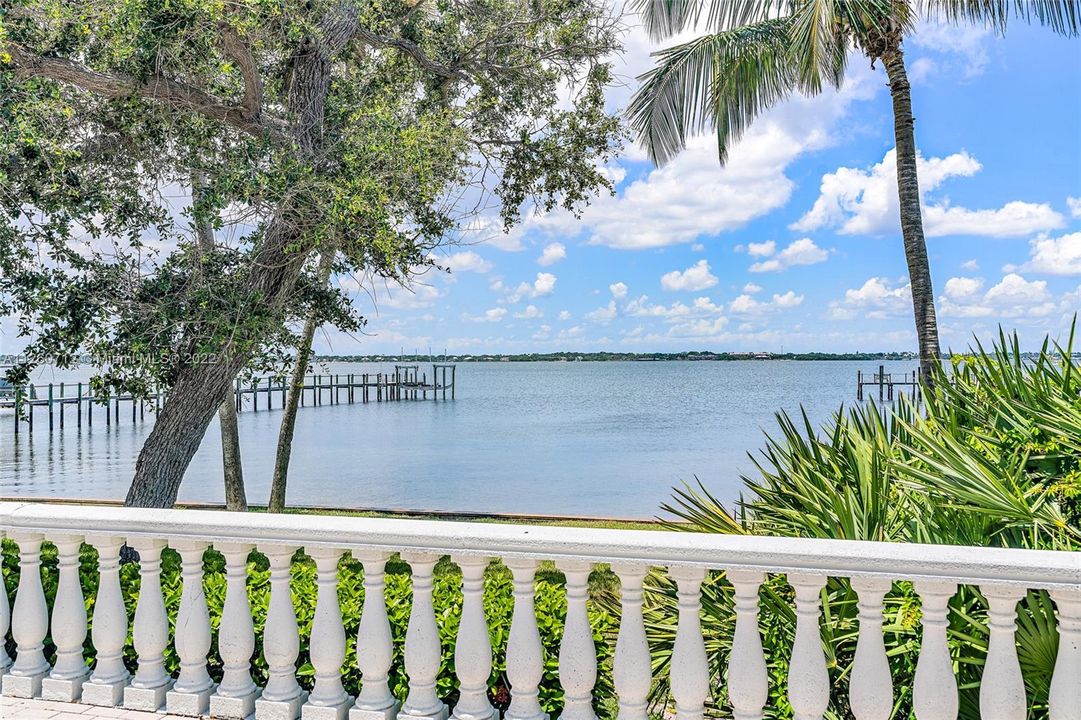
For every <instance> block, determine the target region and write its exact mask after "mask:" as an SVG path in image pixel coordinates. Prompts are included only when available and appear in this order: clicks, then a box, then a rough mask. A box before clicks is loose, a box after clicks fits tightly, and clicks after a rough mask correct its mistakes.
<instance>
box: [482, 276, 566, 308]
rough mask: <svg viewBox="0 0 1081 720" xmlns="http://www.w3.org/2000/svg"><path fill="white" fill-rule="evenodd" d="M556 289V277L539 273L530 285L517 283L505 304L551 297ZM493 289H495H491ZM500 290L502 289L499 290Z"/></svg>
mask: <svg viewBox="0 0 1081 720" xmlns="http://www.w3.org/2000/svg"><path fill="white" fill-rule="evenodd" d="M500 285H502V283H500ZM555 287H556V276H555V275H553V274H552V273H546V272H539V273H537V278H536V280H534V281H533V282H532V283H528V282H523V283H519V284H518V287H516V288H515V289H514V291H513V292H512V293H510V294H509V295H507V302H509V303H516V302H520V301H521V300H523V299H526V298H539V297H544V296H545V295H551V294H552V291H553V290H555ZM493 289H495V288H493ZM499 289H502V288H499Z"/></svg>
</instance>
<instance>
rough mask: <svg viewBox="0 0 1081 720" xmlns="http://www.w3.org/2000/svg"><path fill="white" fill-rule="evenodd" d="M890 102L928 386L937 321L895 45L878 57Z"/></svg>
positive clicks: (904, 77) (907, 97)
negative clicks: (887, 82)
mask: <svg viewBox="0 0 1081 720" xmlns="http://www.w3.org/2000/svg"><path fill="white" fill-rule="evenodd" d="M882 62H883V64H884V65H885V66H886V76H887V77H888V78H889V81H890V95H891V96H892V98H893V132H894V138H895V141H896V144H897V196H898V199H899V200H900V206H901V236H902V238H903V240H904V246H905V259H906V260H907V261H908V277H909V282H910V283H911V285H912V310H913V312H914V313H915V317H916V337H917V339H918V341H919V348H920V375H921V376H922V377H923V380H924V382H926V383H928V384H930V383H931V382H933V379H934V372H935V370H936V369H937V368H938V363H939V356H940V350H939V343H938V320H937V319H936V318H935V293H934V287H933V286H932V284H931V268H930V266H929V264H928V262H927V242H926V241H925V240H924V237H923V216H922V214H921V212H920V185H919V178H918V177H917V173H916V137H915V133H914V132H913V124H914V119H913V117H912V88H911V86H910V85H909V82H908V72H907V71H906V70H905V58H904V53H903V52H902V51H901V48H900V46H899V44H898V46H897V47H894V48H892V49H891V50H890V51H889V52H886V53H884V54H883V56H882Z"/></svg>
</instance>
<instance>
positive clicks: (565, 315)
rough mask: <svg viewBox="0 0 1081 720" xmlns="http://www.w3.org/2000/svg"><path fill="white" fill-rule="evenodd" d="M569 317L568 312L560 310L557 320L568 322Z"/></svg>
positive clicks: (569, 312) (569, 313)
mask: <svg viewBox="0 0 1081 720" xmlns="http://www.w3.org/2000/svg"><path fill="white" fill-rule="evenodd" d="M571 317H572V316H571V311H570V310H560V311H559V319H560V320H570V319H571Z"/></svg>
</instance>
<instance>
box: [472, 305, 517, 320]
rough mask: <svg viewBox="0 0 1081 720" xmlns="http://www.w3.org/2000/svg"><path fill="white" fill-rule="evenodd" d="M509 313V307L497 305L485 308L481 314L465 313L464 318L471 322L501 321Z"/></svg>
mask: <svg viewBox="0 0 1081 720" xmlns="http://www.w3.org/2000/svg"><path fill="white" fill-rule="evenodd" d="M506 315H507V308H501V307H496V308H492V309H491V310H485V311H484V313H483V314H481V315H468V314H463V315H462V319H463V320H468V321H469V322H499V321H500V320H502V319H503V318H504V317H506Z"/></svg>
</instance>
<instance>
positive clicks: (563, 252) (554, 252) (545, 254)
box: [537, 242, 567, 267]
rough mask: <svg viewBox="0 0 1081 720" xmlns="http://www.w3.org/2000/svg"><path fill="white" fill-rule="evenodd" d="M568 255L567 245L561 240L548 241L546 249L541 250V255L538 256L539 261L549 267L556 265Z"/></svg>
mask: <svg viewBox="0 0 1081 720" xmlns="http://www.w3.org/2000/svg"><path fill="white" fill-rule="evenodd" d="M566 257H567V246H566V245H564V244H563V243H561V242H553V243H548V244H547V245H545V246H544V250H543V251H541V254H540V257H539V258H537V263H538V264H540V265H544V266H545V267H547V266H548V265H555V264H556V263H557V262H559V261H560V260H562V259H564V258H566Z"/></svg>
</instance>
